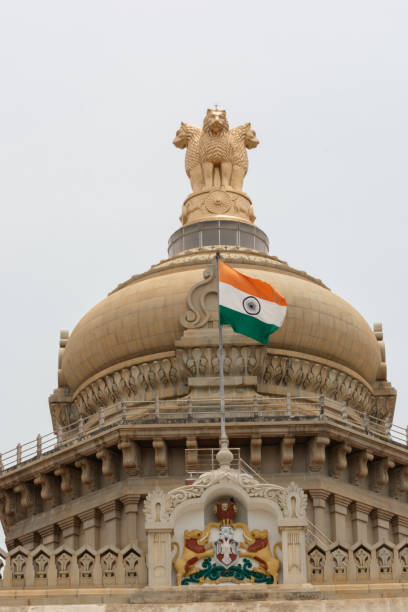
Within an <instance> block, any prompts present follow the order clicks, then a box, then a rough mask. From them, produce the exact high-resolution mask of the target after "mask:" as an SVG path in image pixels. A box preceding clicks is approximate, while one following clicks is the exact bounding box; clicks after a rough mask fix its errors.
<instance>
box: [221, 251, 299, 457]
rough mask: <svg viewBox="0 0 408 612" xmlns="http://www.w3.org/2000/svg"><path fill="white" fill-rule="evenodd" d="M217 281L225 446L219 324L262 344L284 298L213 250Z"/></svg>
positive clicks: (224, 440)
mask: <svg viewBox="0 0 408 612" xmlns="http://www.w3.org/2000/svg"><path fill="white" fill-rule="evenodd" d="M216 261H217V285H218V314H219V321H218V342H219V364H220V367H219V369H220V413H221V447H228V437H227V433H226V429H225V392H224V359H223V343H222V326H223V325H231V327H232V329H233V330H234V331H235V332H237V333H238V334H243V335H244V336H248V337H249V338H252V339H253V340H256V341H257V342H260V343H261V344H269V336H270V335H271V334H273V333H274V332H275V331H277V330H278V329H279V328H280V327H281V326H282V325H283V322H284V320H285V317H286V311H287V306H286V300H285V298H284V297H283V295H282V294H281V293H279V291H277V290H276V289H275V288H274V287H272V285H270V284H269V283H265V282H264V281H261V280H259V279H257V278H251V277H250V276H246V275H245V274H241V273H240V272H238V271H237V270H234V268H231V266H228V265H227V264H225V263H224V262H223V261H222V260H221V258H220V252H219V251H217V253H216Z"/></svg>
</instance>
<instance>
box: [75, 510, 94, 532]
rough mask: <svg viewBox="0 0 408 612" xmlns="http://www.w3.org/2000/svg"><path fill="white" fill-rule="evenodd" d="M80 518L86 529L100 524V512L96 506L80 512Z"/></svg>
mask: <svg viewBox="0 0 408 612" xmlns="http://www.w3.org/2000/svg"><path fill="white" fill-rule="evenodd" d="M78 518H79V519H80V521H81V523H82V524H83V525H84V528H85V529H86V528H89V527H94V526H95V525H97V524H99V512H98V510H97V509H96V508H90V509H89V510H84V511H83V512H80V513H79V514H78Z"/></svg>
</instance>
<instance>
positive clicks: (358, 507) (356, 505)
mask: <svg viewBox="0 0 408 612" xmlns="http://www.w3.org/2000/svg"><path fill="white" fill-rule="evenodd" d="M372 509H373V506H369V505H368V504H365V503H364V502H359V501H353V502H351V504H350V511H351V512H352V514H357V513H358V514H362V515H364V514H365V515H367V517H368V515H369V514H370V512H371V510H372Z"/></svg>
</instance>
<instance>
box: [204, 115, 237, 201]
mask: <svg viewBox="0 0 408 612" xmlns="http://www.w3.org/2000/svg"><path fill="white" fill-rule="evenodd" d="M198 151H199V154H200V162H201V167H202V170H203V179H204V188H205V189H211V188H212V187H214V186H217V183H218V181H219V184H220V187H221V188H224V189H228V188H230V187H231V174H232V159H231V148H230V143H229V125H228V121H227V114H226V112H225V110H214V109H210V108H209V109H208V110H207V114H206V116H205V119H204V124H203V129H202V132H201V135H200V141H199V144H198ZM217 173H218V176H217ZM218 177H219V178H218Z"/></svg>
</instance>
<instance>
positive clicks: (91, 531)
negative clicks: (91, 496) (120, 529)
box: [78, 508, 99, 549]
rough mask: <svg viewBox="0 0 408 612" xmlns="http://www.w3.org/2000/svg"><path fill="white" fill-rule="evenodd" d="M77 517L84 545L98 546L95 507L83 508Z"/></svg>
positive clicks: (97, 521) (97, 515)
mask: <svg viewBox="0 0 408 612" xmlns="http://www.w3.org/2000/svg"><path fill="white" fill-rule="evenodd" d="M78 517H79V519H80V521H81V523H82V529H83V532H84V545H85V546H86V545H88V546H92V547H93V548H95V549H96V548H99V513H98V511H97V510H96V508H91V509H90V510H85V512H81V514H79V515H78Z"/></svg>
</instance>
